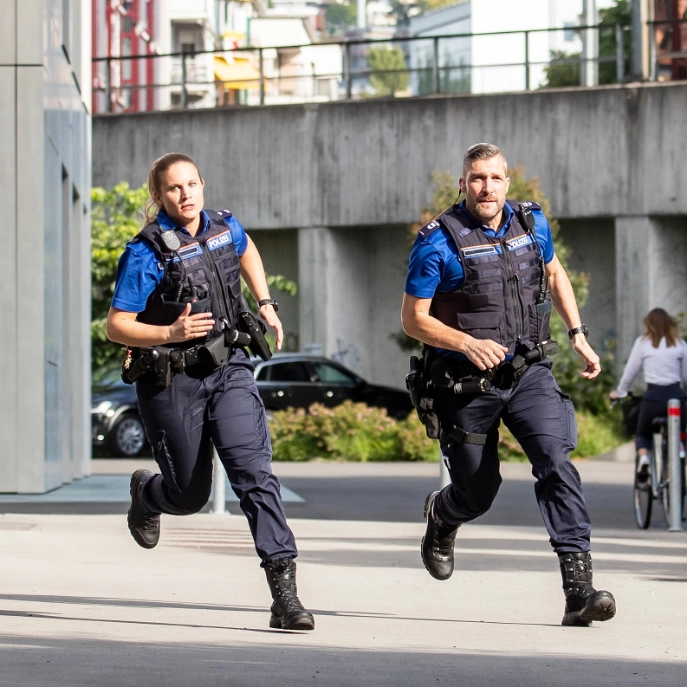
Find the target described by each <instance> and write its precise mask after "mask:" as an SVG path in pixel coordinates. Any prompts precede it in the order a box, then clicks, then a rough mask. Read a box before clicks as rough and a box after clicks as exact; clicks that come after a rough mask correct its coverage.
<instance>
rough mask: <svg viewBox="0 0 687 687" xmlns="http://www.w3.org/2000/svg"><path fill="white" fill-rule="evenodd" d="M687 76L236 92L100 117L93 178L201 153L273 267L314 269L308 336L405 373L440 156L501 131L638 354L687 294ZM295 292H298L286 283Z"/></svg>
mask: <svg viewBox="0 0 687 687" xmlns="http://www.w3.org/2000/svg"><path fill="white" fill-rule="evenodd" d="M685 112H687V84H685V83H672V84H646V85H643V84H642V85H640V84H631V85H624V86H609V87H600V88H594V89H579V88H574V89H561V90H550V91H538V92H528V93H509V94H505V95H493V96H433V97H426V98H416V99H396V100H369V101H356V102H342V103H332V104H325V105H292V106H286V107H262V108H245V109H241V108H231V109H213V110H196V111H185V112H160V113H145V114H133V115H114V116H113V115H105V116H99V117H95V118H94V121H93V183H94V185H103V186H111V185H113V184H115V183H117V182H119V181H122V180H127V181H129V183H130V184H132V185H140V184H141V183H143V181H144V180H145V177H146V174H147V171H148V168H149V166H150V164H151V162H152V161H153V160H154V159H155V158H156V157H158V156H159V155H161V154H163V153H165V152H168V151H170V150H181V151H184V152H187V153H188V154H190V155H191V156H193V157H194V159H195V160H196V161H197V162H198V164H199V166H200V167H201V173H202V174H203V176H204V177H205V178H206V181H207V186H206V201H207V205H208V207H218V208H219V207H222V208H224V207H228V208H229V209H231V210H232V212H234V214H235V215H236V216H237V217H238V218H239V219H240V220H241V221H242V222H243V223H244V225H245V226H246V228H247V229H248V230H249V231H251V235H252V236H253V238H254V239H255V241H256V243H257V244H258V246H259V247H260V249H261V251H262V253H263V255H264V258H265V262H266V265H267V268H268V270H269V271H272V272H278V273H282V274H285V275H286V276H289V277H291V278H294V279H296V280H297V281H298V282H299V285H300V290H299V295H298V297H297V298H296V299H293V301H292V302H288V303H285V305H284V308H283V312H284V316H285V322H286V325H287V330H288V331H289V342H290V345H291V346H292V347H300V348H303V347H304V346H306V345H308V344H321V345H322V347H323V350H324V352H325V353H327V354H329V355H334V356H335V357H337V358H338V359H339V360H341V361H342V362H343V363H344V364H348V365H349V366H351V367H353V368H354V369H356V370H357V371H359V372H360V373H361V374H363V375H365V376H367V377H369V378H372V379H375V380H377V381H380V382H386V383H389V384H394V385H396V386H399V385H401V384H402V379H403V375H404V374H405V370H406V355H405V354H404V353H402V352H401V351H400V350H399V349H398V348H397V346H396V345H395V344H394V343H393V342H392V341H391V340H390V338H389V337H390V333H392V332H394V331H398V330H399V329H400V322H399V308H400V302H401V295H402V292H403V281H404V274H405V266H406V258H407V254H408V250H409V246H410V242H409V239H408V232H407V226H408V225H409V224H410V223H412V222H415V221H417V219H418V217H419V214H420V208H421V207H423V206H424V205H426V204H427V203H428V201H429V200H430V199H431V196H432V184H431V179H430V175H431V172H432V171H433V170H448V171H450V172H452V173H453V174H454V175H455V176H456V177H458V176H459V175H460V166H461V159H462V154H463V151H464V150H465V148H467V147H468V145H470V144H472V143H475V142H477V141H492V142H495V143H497V144H498V145H499V146H500V147H501V148H502V150H503V151H504V152H505V154H506V156H507V158H508V161H509V163H510V164H511V165H524V166H525V167H526V168H527V174H528V176H538V177H539V179H540V181H541V185H542V187H543V190H544V191H545V193H546V194H547V196H548V197H549V198H550V200H551V204H552V214H553V216H555V217H557V218H559V219H560V220H561V225H562V231H563V235H564V237H565V240H566V241H567V242H568V244H569V245H570V246H571V248H572V265H573V267H575V268H579V269H583V270H585V271H588V272H589V273H590V274H591V284H590V290H591V296H590V298H589V301H588V304H587V306H586V308H585V312H584V319H585V321H586V322H587V324H589V326H590V328H591V330H592V332H593V338H594V339H595V340H596V341H597V342H599V341H600V339H602V338H603V337H609V336H610V337H617V340H618V344H619V355H620V357H621V358H624V357H625V356H626V355H627V353H628V352H629V347H630V346H631V344H632V341H633V339H634V337H635V336H637V334H638V333H639V331H640V326H641V320H642V318H643V316H644V315H645V313H646V312H647V311H648V310H649V309H650V308H651V307H654V306H658V305H660V306H663V307H665V308H666V309H668V310H669V311H671V312H673V313H677V312H682V311H687V279H686V278H685V277H686V276H687V275H686V273H687V264H686V260H685V255H686V253H687V231H685V229H687V222H686V221H687V194H685V193H684V192H683V189H685V188H687V167H686V166H685V164H684V162H683V157H684V156H685V151H687V127H686V126H685ZM285 300H288V299H285Z"/></svg>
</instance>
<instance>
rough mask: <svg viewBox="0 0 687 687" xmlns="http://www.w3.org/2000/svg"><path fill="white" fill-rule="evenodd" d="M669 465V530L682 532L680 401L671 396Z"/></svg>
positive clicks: (669, 404) (669, 407)
mask: <svg viewBox="0 0 687 687" xmlns="http://www.w3.org/2000/svg"><path fill="white" fill-rule="evenodd" d="M668 466H669V470H670V483H669V485H668V487H669V492H668V496H669V498H670V517H669V520H670V521H669V523H668V530H669V531H670V532H682V531H683V530H682V480H681V478H680V476H681V475H682V469H681V465H680V401H679V400H678V399H675V398H671V399H670V400H669V401H668Z"/></svg>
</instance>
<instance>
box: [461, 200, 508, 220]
mask: <svg viewBox="0 0 687 687" xmlns="http://www.w3.org/2000/svg"><path fill="white" fill-rule="evenodd" d="M468 210H470V212H471V213H472V214H473V215H474V216H475V217H476V218H477V219H480V220H483V221H484V222H485V223H486V222H490V221H491V220H492V219H494V217H496V216H497V215H498V214H499V212H501V210H503V203H499V202H498V200H497V201H496V202H495V203H490V204H489V205H486V206H485V205H480V203H479V201H475V203H474V205H473V206H472V207H468Z"/></svg>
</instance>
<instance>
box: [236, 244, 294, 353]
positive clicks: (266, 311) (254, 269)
mask: <svg viewBox="0 0 687 687" xmlns="http://www.w3.org/2000/svg"><path fill="white" fill-rule="evenodd" d="M246 238H247V239H248V245H247V246H246V252H245V253H244V254H243V255H242V256H241V257H240V258H239V263H241V276H242V277H243V278H244V279H245V280H246V284H248V288H249V289H250V292H251V293H252V294H253V296H255V300H256V301H262V300H264V299H265V298H269V297H270V290H269V287H268V286H267V279H266V278H265V268H264V267H263V265H262V258H261V257H260V253H258V249H257V248H256V246H255V243H253V240H252V239H251V237H250V236H247V237H246ZM260 317H262V318H263V319H264V320H265V322H267V324H269V326H270V327H272V328H273V329H274V330H275V331H276V333H277V342H276V343H277V350H281V345H282V341H284V329H283V327H282V324H281V321H280V319H279V317H277V313H276V311H275V310H274V306H272V305H270V304H267V305H263V306H262V308H260Z"/></svg>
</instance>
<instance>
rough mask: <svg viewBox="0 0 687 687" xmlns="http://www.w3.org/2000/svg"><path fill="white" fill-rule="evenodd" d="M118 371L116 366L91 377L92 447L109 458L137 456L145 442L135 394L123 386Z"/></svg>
mask: <svg viewBox="0 0 687 687" xmlns="http://www.w3.org/2000/svg"><path fill="white" fill-rule="evenodd" d="M120 370H121V365H119V364H116V365H108V366H106V367H104V368H102V369H100V370H98V372H97V373H96V374H94V375H93V385H92V390H91V426H92V437H93V446H102V447H103V448H105V449H106V450H107V451H108V453H110V454H111V455H113V456H138V455H140V454H141V453H142V452H143V450H144V449H145V448H146V447H147V445H148V442H147V441H146V435H145V430H144V428H143V423H142V422H141V418H140V417H139V415H138V401H137V399H136V390H135V388H134V387H133V386H131V385H130V384H124V382H123V381H122V379H121V377H120Z"/></svg>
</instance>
